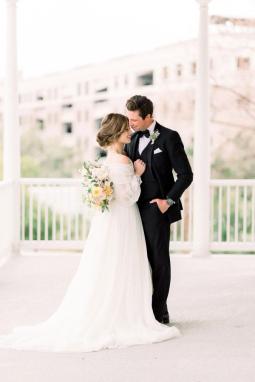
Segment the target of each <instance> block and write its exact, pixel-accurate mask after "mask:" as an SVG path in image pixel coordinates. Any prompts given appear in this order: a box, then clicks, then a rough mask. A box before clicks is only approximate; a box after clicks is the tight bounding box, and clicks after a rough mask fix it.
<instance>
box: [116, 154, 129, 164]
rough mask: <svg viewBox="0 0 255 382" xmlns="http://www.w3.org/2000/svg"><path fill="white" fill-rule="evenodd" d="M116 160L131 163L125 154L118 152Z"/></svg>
mask: <svg viewBox="0 0 255 382" xmlns="http://www.w3.org/2000/svg"><path fill="white" fill-rule="evenodd" d="M118 162H119V163H123V164H130V163H132V162H131V160H130V159H129V157H128V156H127V155H123V154H119V157H118Z"/></svg>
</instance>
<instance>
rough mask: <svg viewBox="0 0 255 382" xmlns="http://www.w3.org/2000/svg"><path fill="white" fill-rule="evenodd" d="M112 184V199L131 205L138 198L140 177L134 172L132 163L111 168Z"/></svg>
mask: <svg viewBox="0 0 255 382" xmlns="http://www.w3.org/2000/svg"><path fill="white" fill-rule="evenodd" d="M111 178H112V181H113V186H114V200H118V202H120V203H122V204H125V205H127V206H131V205H132V204H135V203H136V202H137V200H138V199H139V196H140V193H141V188H140V184H141V178H140V177H139V176H137V175H135V173H134V168H133V165H129V164H128V165H124V164H122V165H119V166H116V168H115V169H114V170H113V169H111Z"/></svg>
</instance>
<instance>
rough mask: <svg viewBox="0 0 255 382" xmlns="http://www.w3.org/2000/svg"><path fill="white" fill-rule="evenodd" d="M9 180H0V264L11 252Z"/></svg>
mask: <svg viewBox="0 0 255 382" xmlns="http://www.w3.org/2000/svg"><path fill="white" fill-rule="evenodd" d="M12 186H13V183H12V182H11V181H3V182H0V211H1V213H0V264H1V263H2V262H4V260H5V258H7V257H8V256H9V254H10V252H11V241H12V221H11V211H10V209H9V206H10V204H11V198H12Z"/></svg>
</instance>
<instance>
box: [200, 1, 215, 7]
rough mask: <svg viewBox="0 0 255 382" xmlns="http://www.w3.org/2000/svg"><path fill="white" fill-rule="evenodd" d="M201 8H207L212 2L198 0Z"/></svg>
mask: <svg viewBox="0 0 255 382" xmlns="http://www.w3.org/2000/svg"><path fill="white" fill-rule="evenodd" d="M196 1H197V2H198V4H199V5H200V7H207V6H208V4H209V3H210V2H211V1H212V0H196Z"/></svg>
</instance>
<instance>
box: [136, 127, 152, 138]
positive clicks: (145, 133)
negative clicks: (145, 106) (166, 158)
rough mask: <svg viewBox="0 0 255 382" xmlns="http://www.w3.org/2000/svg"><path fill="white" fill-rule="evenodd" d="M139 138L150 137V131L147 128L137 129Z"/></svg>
mask: <svg viewBox="0 0 255 382" xmlns="http://www.w3.org/2000/svg"><path fill="white" fill-rule="evenodd" d="M138 135H139V138H142V137H146V138H150V131H149V130H148V129H146V130H140V131H138Z"/></svg>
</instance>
